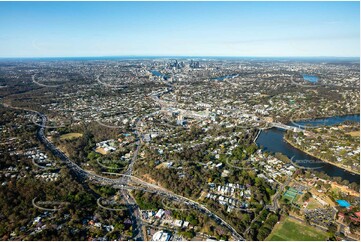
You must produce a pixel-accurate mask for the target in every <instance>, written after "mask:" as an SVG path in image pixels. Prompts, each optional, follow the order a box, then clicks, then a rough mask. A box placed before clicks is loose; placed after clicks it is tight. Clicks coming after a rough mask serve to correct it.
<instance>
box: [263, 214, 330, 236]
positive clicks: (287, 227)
mask: <svg viewBox="0 0 361 242" xmlns="http://www.w3.org/2000/svg"><path fill="white" fill-rule="evenodd" d="M327 239H328V235H327V232H324V231H321V230H319V229H316V228H314V227H312V226H310V225H306V224H305V223H302V222H300V221H297V220H295V219H293V218H290V217H288V218H286V219H284V220H282V221H281V222H280V223H279V224H276V226H275V227H274V229H273V230H272V232H271V234H270V235H269V236H268V238H267V239H266V240H268V241H277V240H281V241H286V240H291V241H295V240H298V241H312V240H313V241H314V240H318V241H320V240H327Z"/></svg>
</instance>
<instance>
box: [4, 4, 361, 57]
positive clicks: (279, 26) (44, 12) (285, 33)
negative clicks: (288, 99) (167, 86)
mask: <svg viewBox="0 0 361 242" xmlns="http://www.w3.org/2000/svg"><path fill="white" fill-rule="evenodd" d="M359 19H360V5H359V2H0V23H1V24H0V33H1V35H0V57H78V56H254V57H282V56H287V57H306V56H307V57H312V56H314V57H318V56H332V57H358V56H359V52H360V20H359Z"/></svg>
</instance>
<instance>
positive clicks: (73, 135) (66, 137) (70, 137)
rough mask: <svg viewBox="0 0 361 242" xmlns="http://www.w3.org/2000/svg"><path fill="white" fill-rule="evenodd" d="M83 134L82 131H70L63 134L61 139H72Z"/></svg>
mask: <svg viewBox="0 0 361 242" xmlns="http://www.w3.org/2000/svg"><path fill="white" fill-rule="evenodd" d="M82 136H83V134H81V133H68V134H63V135H61V136H60V140H71V139H75V138H79V137H82Z"/></svg>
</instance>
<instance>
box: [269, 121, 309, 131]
mask: <svg viewBox="0 0 361 242" xmlns="http://www.w3.org/2000/svg"><path fill="white" fill-rule="evenodd" d="M269 124H270V125H271V126H272V127H276V128H280V129H283V130H291V131H293V132H303V131H304V130H303V129H301V128H297V127H294V126H289V125H286V124H282V123H274V122H269Z"/></svg>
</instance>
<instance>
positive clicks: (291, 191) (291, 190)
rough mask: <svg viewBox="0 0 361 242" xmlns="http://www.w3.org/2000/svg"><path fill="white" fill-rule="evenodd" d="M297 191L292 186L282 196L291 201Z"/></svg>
mask: <svg viewBox="0 0 361 242" xmlns="http://www.w3.org/2000/svg"><path fill="white" fill-rule="evenodd" d="M297 194H298V191H297V190H296V189H294V188H292V187H291V188H289V189H288V190H287V191H286V192H285V193H284V194H283V196H284V197H286V198H288V199H289V200H291V202H292V201H293V200H294V199H295V198H296V197H297Z"/></svg>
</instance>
